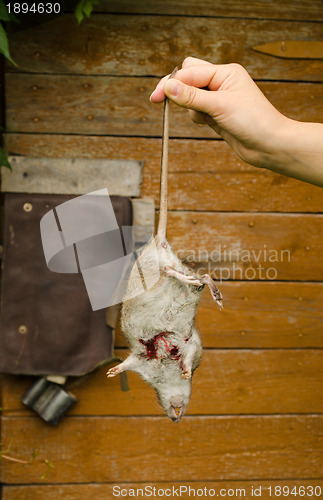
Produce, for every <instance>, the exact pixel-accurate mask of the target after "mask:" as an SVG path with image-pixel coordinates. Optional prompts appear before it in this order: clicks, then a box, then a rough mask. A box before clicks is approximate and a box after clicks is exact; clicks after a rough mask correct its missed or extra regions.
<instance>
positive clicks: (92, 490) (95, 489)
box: [2, 479, 323, 500]
mask: <svg viewBox="0 0 323 500" xmlns="http://www.w3.org/2000/svg"><path fill="white" fill-rule="evenodd" d="M180 486H182V487H183V488H182V490H181V496H180V498H182V499H184V500H188V499H191V498H192V497H193V491H194V490H195V491H196V492H197V490H203V491H205V488H207V492H208V493H209V495H210V496H212V495H214V493H213V491H212V490H215V494H220V491H221V495H224V493H225V490H226V492H227V493H228V494H229V495H230V496H232V495H233V494H235V497H236V498H238V497H240V496H241V497H244V496H245V497H246V498H250V495H252V492H257V493H259V492H261V498H262V499H265V500H269V499H270V498H272V496H273V491H275V487H277V490H276V491H277V493H278V492H279V491H280V490H279V487H281V491H284V492H285V494H284V498H287V499H288V500H294V499H295V495H294V494H293V493H291V492H292V490H293V488H294V487H296V490H294V492H295V491H296V492H297V491H303V490H302V489H299V488H300V487H301V486H304V487H305V491H306V492H308V493H310V492H311V487H313V488H315V487H316V488H317V489H316V492H317V493H318V494H319V491H320V490H319V488H321V490H322V491H323V480H322V479H312V480H308V479H302V480H295V479H294V480H285V481H277V480H271V481H231V482H229V481H217V482H215V481H208V482H204V483H200V482H190V483H184V482H179V483H178V482H176V483H169V482H166V483H157V482H156V483H154V484H151V483H150V482H149V483H122V484H117V485H116V484H100V483H99V484H78V485H75V484H60V485H46V486H43V485H37V486H35V485H31V486H4V487H3V494H2V500H57V499H58V498H62V499H64V500H76V498H77V500H89V498H95V500H108V499H110V498H111V499H112V498H116V495H117V493H118V492H119V491H120V492H121V491H122V498H124V499H125V500H131V499H133V498H134V492H135V493H137V489H141V488H143V489H144V488H145V487H147V491H148V492H150V491H152V492H153V491H154V490H153V488H156V494H157V491H158V490H160V492H162V490H164V491H165V492H166V495H167V494H168V493H169V492H171V493H173V489H172V488H175V491H177V492H178V493H179V492H180V490H179V487H180ZM114 487H115V488H116V489H115V490H114ZM270 487H271V490H270V489H269V488H270ZM283 487H285V489H284V490H283ZM150 488H151V489H150ZM184 488H187V492H186V493H184V491H186V490H184ZM189 488H191V490H189ZM259 488H261V489H260V490H259ZM287 488H289V492H290V494H288V493H287V492H288V490H287ZM307 488H308V489H307ZM169 490H170V491H169ZM244 492H245V494H244ZM270 492H271V495H270ZM127 493H128V494H127ZM139 494H141V493H140V492H139ZM160 494H162V493H160ZM120 496H121V495H120ZM317 496H319V495H317ZM317 496H316V498H317ZM173 498H174V497H173ZM233 498H234V497H233Z"/></svg>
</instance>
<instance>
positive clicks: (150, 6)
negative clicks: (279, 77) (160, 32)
mask: <svg viewBox="0 0 323 500" xmlns="http://www.w3.org/2000/svg"><path fill="white" fill-rule="evenodd" d="M95 9H96V10H97V11H98V12H123V13H134V14H172V15H179V16H207V17H211V16H215V17H218V16H219V17H220V16H221V17H222V16H223V17H243V18H246V17H251V18H253V17H260V18H262V19H264V18H269V19H294V20H296V19H299V20H313V21H319V20H323V12H322V4H321V3H320V1H319V0H314V1H313V0H305V1H301V0H296V1H295V0H286V1H285V2H266V1H265V2H259V1H257V0H249V1H248V2H241V1H239V0H227V1H226V2H225V3H224V2H222V1H220V0H199V2H196V1H195V0H176V2H174V1H172V0H101V1H100V5H99V6H98V7H95Z"/></svg>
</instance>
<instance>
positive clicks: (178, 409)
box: [156, 379, 191, 423]
mask: <svg viewBox="0 0 323 500" xmlns="http://www.w3.org/2000/svg"><path fill="white" fill-rule="evenodd" d="M156 391H157V396H158V399H159V402H160V404H161V406H162V407H163V408H164V410H165V411H166V413H167V415H168V416H169V418H170V419H172V421H173V422H176V423H177V422H179V421H180V419H181V418H182V416H183V415H184V412H185V410H186V406H187V404H188V402H189V400H190V395H191V380H190V379H182V380H181V383H180V384H176V385H175V384H174V385H172V384H170V383H168V384H161V385H160V386H159V387H158V389H156Z"/></svg>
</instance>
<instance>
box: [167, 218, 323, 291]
mask: <svg viewBox="0 0 323 500" xmlns="http://www.w3.org/2000/svg"><path fill="white" fill-rule="evenodd" d="M322 231H323V215H310V214H302V215H301V214H260V213H255V214H253V215H252V216H251V215H249V214H243V213H208V212H205V213H201V212H200V213H198V212H180V211H178V212H170V213H169V216H168V230H167V235H168V239H169V241H170V243H171V245H172V247H173V250H174V252H175V253H176V254H177V256H178V257H179V258H181V259H184V260H186V261H187V262H188V263H193V265H194V263H196V266H195V270H196V271H197V270H199V272H200V273H208V274H210V275H211V276H212V277H213V278H214V279H216V280H217V281H221V279H222V280H227V279H232V280H239V279H247V280H260V281H261V280H269V281H270V280H272V279H277V280H296V281H297V280H300V281H322V280H323V269H322V266H321V250H322V247H321V245H322V239H321V234H322Z"/></svg>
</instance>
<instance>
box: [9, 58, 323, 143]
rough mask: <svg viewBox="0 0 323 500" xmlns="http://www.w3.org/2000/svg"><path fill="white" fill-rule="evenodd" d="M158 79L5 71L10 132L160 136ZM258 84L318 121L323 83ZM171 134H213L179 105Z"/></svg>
mask: <svg viewBox="0 0 323 500" xmlns="http://www.w3.org/2000/svg"><path fill="white" fill-rule="evenodd" d="M322 64H323V62H322ZM322 68H323V67H322ZM157 82H158V79H155V78H153V79H152V78H134V77H132V78H131V77H109V76H76V75H68V76H58V75H39V74H37V75H34V74H16V73H7V75H6V94H7V95H6V100H7V102H6V128H7V130H8V131H11V132H34V133H64V134H85V135H123V136H124V135H128V136H161V132H162V106H158V105H154V104H152V103H150V101H149V95H150V93H151V92H152V91H153V89H154V88H155V85H156V84H157ZM259 87H260V89H261V90H262V91H263V92H264V93H265V95H266V96H267V97H268V99H269V100H270V101H271V102H272V103H273V104H274V106H276V107H277V108H278V109H279V110H280V111H281V112H282V113H284V114H285V115H287V116H289V117H290V118H294V119H298V120H303V121H311V122H316V121H320V119H321V113H320V110H321V109H322V107H323V85H321V84H310V83H283V82H279V83H278V82H260V83H259ZM291 96H292V99H291ZM170 135H171V136H175V137H198V138H205V137H211V138H214V137H215V133H214V131H213V130H212V129H211V128H210V127H207V126H203V125H196V124H194V123H193V122H192V121H191V120H190V119H189V116H188V113H187V111H186V110H184V109H182V108H179V107H178V106H175V105H172V109H171V118H170Z"/></svg>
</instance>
